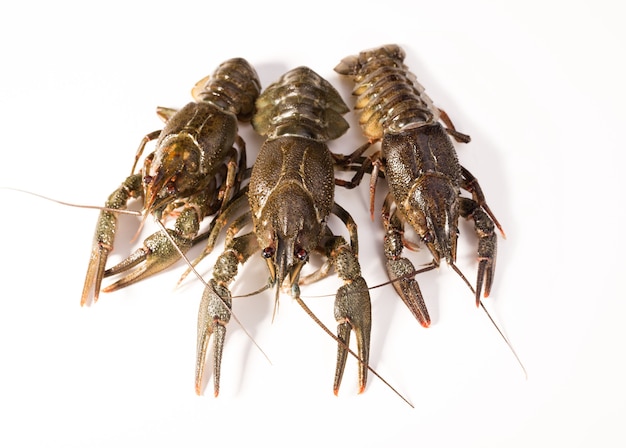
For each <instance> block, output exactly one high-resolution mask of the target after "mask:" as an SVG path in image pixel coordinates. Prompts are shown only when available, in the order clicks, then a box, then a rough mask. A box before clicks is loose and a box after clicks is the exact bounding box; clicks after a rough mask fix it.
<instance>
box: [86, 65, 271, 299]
mask: <svg viewBox="0 0 626 448" xmlns="http://www.w3.org/2000/svg"><path fill="white" fill-rule="evenodd" d="M260 90H261V84H260V82H259V79H258V76H257V74H256V71H255V70H254V68H252V66H250V64H249V63H248V62H247V61H245V60H244V59H241V58H235V59H230V60H228V61H226V62H224V63H222V64H221V65H220V66H219V67H218V68H217V70H216V71H215V73H214V74H213V75H212V76H208V77H206V78H204V79H202V80H201V81H199V82H198V83H197V84H196V86H195V87H194V88H193V90H192V95H193V97H194V99H195V102H191V103H189V104H187V105H186V106H185V107H183V108H182V109H180V110H175V109H168V108H158V109H157V114H158V115H159V116H160V117H161V118H162V119H164V120H165V122H166V124H165V128H164V129H163V130H161V131H155V132H152V133H150V134H147V135H146V136H145V137H144V138H143V140H142V142H141V144H140V146H139V149H138V151H137V155H136V157H135V163H134V164H133V168H132V170H131V175H130V176H129V177H128V178H127V179H126V180H125V181H124V182H123V183H122V185H121V186H120V187H119V188H118V189H117V190H115V191H114V192H113V193H112V194H111V196H109V199H108V200H107V202H106V204H105V207H106V208H105V209H104V210H103V211H102V212H101V213H100V217H99V219H98V223H97V226H96V232H95V236H94V242H93V248H92V251H91V257H90V260H89V266H88V268H87V276H86V279H85V285H84V288H83V293H82V298H81V305H83V304H85V303H86V302H87V301H88V300H89V297H90V296H92V295H93V299H94V301H96V300H97V299H98V294H99V292H100V285H101V283H102V279H103V277H108V276H110V275H115V274H118V273H123V272H126V271H129V270H131V269H133V268H135V269H134V270H131V271H130V272H129V273H127V274H126V275H125V276H124V277H122V278H121V279H120V280H118V281H117V282H115V283H113V284H112V285H110V286H108V287H107V288H105V289H104V291H105V292H106V291H114V290H116V289H119V288H122V287H124V286H127V285H130V284H132V283H135V282H137V281H139V280H142V279H144V278H146V277H148V276H150V275H152V274H154V273H156V272H160V271H162V270H163V269H165V268H167V267H168V266H170V265H171V264H173V263H174V262H176V261H177V260H178V259H179V258H180V252H183V253H184V252H186V251H187V250H189V248H190V247H191V246H192V244H193V242H194V238H195V237H196V235H197V234H198V232H199V228H200V222H201V221H202V220H203V219H204V218H205V217H208V216H211V215H216V214H218V213H219V211H220V210H221V209H222V208H223V207H224V205H225V204H226V203H227V202H228V201H229V200H230V198H231V197H232V196H233V195H234V194H236V193H237V192H238V191H239V189H240V184H241V181H242V180H243V177H244V173H245V171H246V152H245V144H244V142H243V140H242V139H241V138H240V137H239V135H238V131H237V120H238V119H239V120H242V121H247V120H250V118H251V117H252V113H253V110H254V102H255V101H256V98H257V97H258V95H259V93H260ZM155 139H157V142H156V146H155V150H154V151H153V152H152V153H151V154H149V155H148V156H147V157H146V158H145V161H144V164H143V168H141V169H140V170H139V171H138V172H135V167H136V165H137V163H138V160H139V158H140V157H141V155H142V153H143V151H144V148H145V146H146V144H147V143H148V142H150V141H152V140H155ZM131 198H143V207H142V214H143V219H144V220H145V219H147V218H148V216H149V215H153V216H154V217H155V218H156V219H158V220H160V221H161V222H164V221H165V219H166V218H168V217H176V222H175V224H174V228H173V229H167V232H168V233H169V236H168V235H167V234H165V231H164V230H162V231H158V232H156V233H154V234H153V235H151V236H149V237H148V238H147V239H146V240H145V241H144V244H143V247H142V248H140V249H138V250H137V251H136V252H135V253H133V254H131V255H130V256H129V257H128V258H126V259H125V260H124V261H122V262H121V263H119V264H118V265H116V266H114V267H112V268H110V269H108V270H106V271H105V265H106V262H107V258H108V255H109V253H110V252H111V251H112V250H113V242H114V239H115V233H116V227H117V215H118V213H119V212H117V211H116V210H124V209H126V207H127V204H128V202H129V200H130V199H131ZM176 246H178V250H177V248H176Z"/></svg>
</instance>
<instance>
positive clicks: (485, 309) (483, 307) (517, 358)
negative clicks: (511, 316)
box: [450, 263, 528, 379]
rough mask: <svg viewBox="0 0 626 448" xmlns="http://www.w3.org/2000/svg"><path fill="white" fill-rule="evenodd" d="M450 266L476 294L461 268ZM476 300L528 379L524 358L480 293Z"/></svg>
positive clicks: (452, 264)
mask: <svg viewBox="0 0 626 448" xmlns="http://www.w3.org/2000/svg"><path fill="white" fill-rule="evenodd" d="M450 266H452V269H454V272H456V273H457V274H459V276H460V277H461V278H462V279H463V281H464V282H465V284H466V285H467V286H468V288H469V289H470V290H471V291H472V293H474V294H476V291H475V290H474V287H473V286H472V285H471V284H470V282H469V281H468V280H467V278H465V276H464V275H463V273H462V272H461V270H460V269H459V268H458V267H457V266H456V265H455V264H454V263H451V264H450ZM476 301H477V303H478V304H479V305H480V306H481V307H482V309H483V311H484V312H485V314H487V317H488V318H489V320H490V321H491V323H492V324H493V326H494V327H495V329H496V330H497V331H498V333H499V334H500V336H501V337H502V339H503V340H504V342H505V343H506V345H507V346H508V347H509V350H511V353H513V356H515V359H516V360H517V363H518V364H519V365H520V367H521V368H522V371H523V372H524V377H525V378H526V379H528V372H527V371H526V367H524V364H523V363H522V360H521V359H520V358H519V356H517V353H516V352H515V349H514V348H513V345H512V344H511V342H510V341H509V340H508V338H507V337H506V336H505V335H504V333H502V330H500V327H499V326H498V324H496V321H495V320H493V317H491V314H489V311H487V308H486V307H485V304H484V303H483V301H482V300H480V296H479V295H477V296H476Z"/></svg>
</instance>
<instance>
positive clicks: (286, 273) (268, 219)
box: [196, 67, 371, 396]
mask: <svg viewBox="0 0 626 448" xmlns="http://www.w3.org/2000/svg"><path fill="white" fill-rule="evenodd" d="M256 108H257V110H256V113H255V115H254V117H253V119H252V124H253V127H254V128H255V130H256V131H257V132H258V133H260V134H261V135H265V136H267V140H266V141H265V143H264V144H263V146H262V148H261V150H260V152H259V155H258V158H257V160H256V162H255V163H254V165H253V168H252V173H251V178H250V183H249V185H248V187H247V189H248V191H247V196H248V198H247V199H248V200H249V203H246V197H245V196H243V195H240V197H239V198H238V199H234V200H233V201H231V203H230V204H229V206H228V208H227V209H226V210H225V211H224V212H223V213H222V214H221V216H220V219H219V223H218V225H216V226H215V227H214V229H213V236H212V237H210V238H209V248H208V249H207V251H206V253H208V252H210V250H211V249H212V246H211V241H214V237H215V235H216V234H219V232H220V228H221V227H222V226H223V225H225V222H226V220H227V219H230V218H234V221H233V223H232V224H231V225H230V227H229V229H228V235H227V237H226V243H225V250H224V252H223V253H222V254H221V255H220V256H219V257H218V259H217V262H216V264H215V267H214V270H213V278H212V279H210V280H209V283H208V286H207V287H206V289H205V292H204V295H203V297H202V302H201V304H200V312H199V319H198V349H197V364H196V392H197V393H198V394H200V393H201V391H202V377H203V372H204V367H205V362H206V360H205V358H206V354H207V351H208V346H209V340H210V337H211V335H212V336H213V376H214V381H213V382H214V394H215V395H216V396H217V395H218V393H219V387H220V365H221V358H222V350H223V346H224V338H225V334H226V324H227V323H228V321H229V319H230V315H231V308H232V297H231V293H230V290H229V289H228V285H229V284H230V283H231V282H232V281H233V279H234V277H235V276H236V274H237V270H238V265H239V264H240V263H241V264H243V263H245V262H246V261H247V260H248V259H249V258H250V257H251V256H252V255H253V254H255V253H257V252H259V251H260V253H261V255H262V257H263V258H264V259H265V262H266V263H267V266H268V269H269V273H270V276H269V282H268V283H269V287H274V288H276V304H277V303H278V296H279V290H280V289H281V288H287V289H289V290H290V291H291V295H292V297H293V298H294V299H295V300H297V301H298V302H299V303H300V305H302V306H303V307H304V308H305V310H306V311H307V312H308V313H309V314H310V315H311V316H312V314H311V313H310V311H309V310H308V308H307V307H306V305H305V304H304V302H302V300H301V299H300V288H299V283H307V282H311V281H315V280H317V279H319V278H322V277H324V276H326V275H327V274H328V272H329V269H330V267H331V266H334V268H335V270H336V272H337V273H338V275H339V277H340V278H341V279H342V280H344V285H343V286H341V287H340V288H339V290H338V291H337V295H336V300H335V318H336V319H337V321H338V341H339V347H338V356H337V366H336V371H335V379H334V391H335V393H337V392H338V389H339V385H340V383H341V379H342V375H343V371H344V367H345V363H346V358H347V354H348V351H349V349H348V347H347V346H348V342H349V337H350V332H351V330H354V331H355V334H356V338H357V347H358V359H359V371H358V377H359V390H360V391H363V390H364V389H365V384H366V380H367V371H368V368H369V367H368V365H367V363H368V359H369V341H370V327H371V305H370V296H369V291H368V288H367V285H366V283H365V280H364V279H363V278H362V277H361V272H360V266H359V262H358V260H357V250H358V249H357V234H356V224H355V223H354V221H353V220H352V218H351V217H350V216H349V214H348V213H347V212H346V211H345V210H344V209H342V208H341V207H340V206H338V205H337V204H335V203H334V169H333V158H332V156H331V153H330V151H329V149H328V147H327V145H326V143H325V142H326V141H328V140H331V139H335V138H337V137H339V136H340V135H342V134H343V133H344V132H345V131H346V130H347V128H348V124H347V122H346V121H345V120H344V119H343V117H342V116H341V115H342V114H344V113H346V112H348V111H349V109H348V107H347V106H346V105H345V103H344V102H343V100H342V99H341V97H340V96H339V94H338V93H337V91H336V90H335V89H334V88H333V87H332V86H331V85H330V84H329V83H328V82H327V81H326V80H324V79H323V78H321V77H320V76H319V75H318V74H317V73H315V72H313V71H312V70H311V69H309V68H307V67H299V68H296V69H293V70H291V71H289V72H287V73H286V74H284V75H283V76H282V77H281V78H280V79H279V80H278V81H277V82H275V83H274V84H272V85H270V86H269V87H267V89H266V90H265V91H264V92H263V93H262V94H261V96H260V97H259V98H258V100H257V102H256ZM241 207H245V208H246V211H245V212H243V213H241V214H239V215H237V212H238V210H239V209H240V208H241ZM331 214H335V215H337V216H338V217H339V218H340V219H341V220H342V221H343V222H344V223H345V224H346V226H347V227H348V230H349V233H350V242H347V241H346V240H345V239H344V238H343V237H341V236H335V235H334V234H333V233H332V232H331V230H330V229H329V228H328V227H327V224H326V223H327V219H328V217H329V216H330V215H331ZM220 223H221V224H220ZM247 225H252V226H253V231H251V232H249V233H245V234H243V235H239V236H237V234H238V233H239V231H240V230H241V229H243V227H245V226H247ZM315 252H317V253H320V254H322V255H323V256H325V257H326V262H325V264H324V265H322V267H321V268H320V269H319V270H318V271H316V272H314V273H312V274H311V275H310V276H308V277H306V278H302V279H301V278H300V273H301V270H302V268H303V266H304V265H305V264H306V263H307V261H308V260H309V256H310V255H311V254H313V253H315ZM275 306H276V305H275ZM312 317H313V318H314V319H315V320H316V322H318V323H319V324H320V325H322V324H321V323H320V322H319V320H317V318H315V317H314V316H312ZM322 326H323V325H322ZM324 328H325V327H324ZM326 331H328V330H326ZM329 333H330V332H329ZM330 334H331V335H332V333H330Z"/></svg>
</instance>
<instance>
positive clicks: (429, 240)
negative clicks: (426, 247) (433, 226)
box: [422, 232, 435, 244]
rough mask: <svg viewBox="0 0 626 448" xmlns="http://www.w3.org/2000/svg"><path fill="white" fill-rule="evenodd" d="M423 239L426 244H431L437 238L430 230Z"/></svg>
mask: <svg viewBox="0 0 626 448" xmlns="http://www.w3.org/2000/svg"><path fill="white" fill-rule="evenodd" d="M422 239H423V240H424V242H425V243H426V244H430V243H432V242H433V241H435V238H434V237H433V234H432V233H430V232H429V233H427V234H426V235H424V237H423V238H422Z"/></svg>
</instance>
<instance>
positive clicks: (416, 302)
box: [384, 227, 436, 328]
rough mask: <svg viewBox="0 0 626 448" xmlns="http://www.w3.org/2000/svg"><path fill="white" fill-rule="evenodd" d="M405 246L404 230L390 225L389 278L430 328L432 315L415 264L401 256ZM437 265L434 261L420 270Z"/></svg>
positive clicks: (386, 238) (413, 311) (387, 255)
mask: <svg viewBox="0 0 626 448" xmlns="http://www.w3.org/2000/svg"><path fill="white" fill-rule="evenodd" d="M403 248H404V243H403V241H402V232H401V231H399V230H398V229H396V228H395V227H390V228H389V229H388V231H387V234H386V235H385V243H384V249H385V258H386V259H387V261H386V266H387V273H388V275H389V280H391V284H392V285H393V287H394V288H395V290H396V292H397V293H398V295H399V296H400V298H401V299H402V301H403V302H404V304H405V305H406V306H407V308H408V309H409V310H410V311H411V313H412V314H413V316H414V317H415V318H416V319H417V320H418V322H419V323H420V324H421V325H422V327H426V328H428V327H429V326H430V316H429V315H428V309H427V308H426V303H425V302H424V297H423V296H422V291H421V290H420V287H419V284H418V283H417V280H415V275H416V271H415V266H413V263H411V261H410V260H409V259H408V258H404V257H402V256H401V253H402V249H403ZM435 267H436V264H434V263H433V264H432V265H429V267H427V268H426V269H422V270H420V272H424V271H425V270H430V269H434V268H435Z"/></svg>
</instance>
